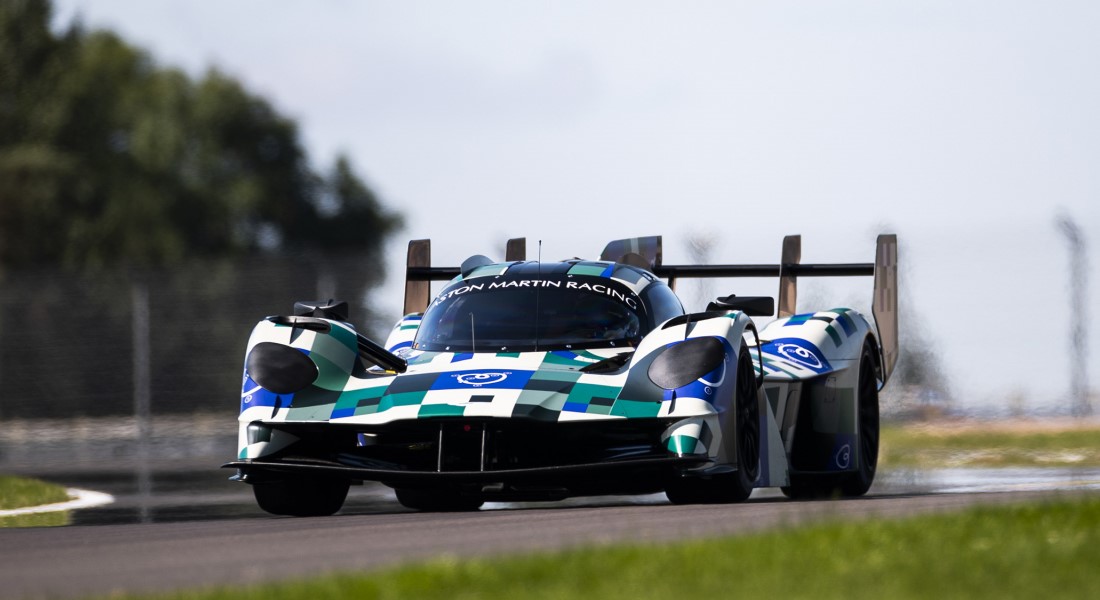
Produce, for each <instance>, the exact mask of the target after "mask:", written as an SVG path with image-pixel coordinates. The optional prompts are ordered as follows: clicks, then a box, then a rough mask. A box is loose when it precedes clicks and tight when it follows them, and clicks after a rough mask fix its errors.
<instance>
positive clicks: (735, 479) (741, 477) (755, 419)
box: [665, 342, 760, 504]
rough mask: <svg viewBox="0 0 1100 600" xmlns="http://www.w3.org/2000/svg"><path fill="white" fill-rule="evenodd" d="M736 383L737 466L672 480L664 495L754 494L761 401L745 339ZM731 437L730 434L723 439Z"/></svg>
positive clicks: (682, 499) (710, 498) (712, 498)
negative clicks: (710, 473)
mask: <svg viewBox="0 0 1100 600" xmlns="http://www.w3.org/2000/svg"><path fill="white" fill-rule="evenodd" d="M736 386H737V387H736V390H735V392H734V402H733V407H732V409H733V412H734V427H733V431H732V433H733V440H732V441H733V443H735V444H736V448H737V470H736V471H734V472H732V473H722V474H720V475H713V476H711V477H709V478H706V479H704V478H700V477H685V478H682V479H678V480H676V481H674V482H672V483H670V484H669V485H668V487H667V488H666V489H665V495H666V496H668V499H669V501H670V502H672V503H673V504H726V503H732V502H744V501H745V500H747V499H748V497H749V495H750V494H752V490H753V487H754V485H755V483H756V480H757V478H758V477H759V475H760V405H759V402H758V399H757V389H756V369H755V368H754V367H753V364H752V356H750V355H749V350H748V346H746V345H745V344H744V342H742V344H741V352H740V354H739V355H738V358H737V383H736ZM729 441H730V439H729V438H728V437H727V438H726V439H725V440H724V441H723V443H727V442H729Z"/></svg>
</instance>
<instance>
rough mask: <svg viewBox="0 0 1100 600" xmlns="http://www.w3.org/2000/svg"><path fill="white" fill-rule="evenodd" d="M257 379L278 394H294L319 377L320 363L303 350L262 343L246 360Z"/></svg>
mask: <svg viewBox="0 0 1100 600" xmlns="http://www.w3.org/2000/svg"><path fill="white" fill-rule="evenodd" d="M245 369H247V370H248V376H249V377H251V378H252V380H253V381H255V382H256V383H258V384H260V385H261V386H262V387H263V388H264V389H266V390H269V391H272V392H275V393H276V394H293V393H294V392H297V391H298V390H301V389H304V388H305V387H306V386H308V385H309V384H311V383H313V382H314V381H316V380H317V365H315V364H313V361H312V360H310V358H309V357H308V356H306V355H305V354H304V353H303V352H302V351H301V350H298V349H297V348H291V347H290V346H284V345H282V344H276V343H274V342H260V343H259V344H256V345H255V346H254V347H253V348H252V352H249V353H248V358H247V359H245Z"/></svg>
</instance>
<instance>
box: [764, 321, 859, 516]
mask: <svg viewBox="0 0 1100 600" xmlns="http://www.w3.org/2000/svg"><path fill="white" fill-rule="evenodd" d="M876 364H877V361H876V360H875V345H874V342H872V341H871V340H870V339H868V340H867V341H866V342H864V344H863V352H862V354H861V355H860V359H859V373H858V375H857V377H858V380H857V383H856V403H857V407H858V410H859V425H858V426H859V432H858V435H859V453H858V455H857V460H858V463H857V465H856V470H855V472H853V473H845V474H843V475H841V476H839V477H824V476H821V475H817V476H811V477H797V476H794V475H792V476H791V485H789V486H784V487H781V488H780V490H781V491H782V492H783V495H784V496H786V497H788V498H791V499H794V500H812V499H823V498H833V499H835V498H840V497H843V496H848V497H855V496H862V495H864V494H866V493H867V490H869V489H871V484H872V483H873V482H874V480H875V469H876V467H877V466H878V441H879V406H878V375H877V373H876V369H875V365H876Z"/></svg>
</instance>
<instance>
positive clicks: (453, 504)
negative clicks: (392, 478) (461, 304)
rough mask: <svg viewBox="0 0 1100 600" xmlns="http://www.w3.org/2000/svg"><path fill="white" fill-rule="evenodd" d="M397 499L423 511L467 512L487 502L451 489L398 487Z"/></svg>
mask: <svg viewBox="0 0 1100 600" xmlns="http://www.w3.org/2000/svg"><path fill="white" fill-rule="evenodd" d="M396 492H397V501H398V502H400V503H401V505H402V506H404V507H406V508H411V509H413V510H419V511H423V512H466V511H471V510H477V509H479V508H481V505H482V504H484V503H485V500H484V499H483V498H481V497H480V496H475V495H467V494H463V493H461V492H459V491H458V490H449V489H411V488H398V489H397V490H396Z"/></svg>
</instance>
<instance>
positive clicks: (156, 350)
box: [0, 254, 393, 470]
mask: <svg viewBox="0 0 1100 600" xmlns="http://www.w3.org/2000/svg"><path fill="white" fill-rule="evenodd" d="M379 269H380V268H379V267H377V266H376V263H372V262H370V261H368V260H367V259H366V258H363V257H355V256H347V255H325V254H299V255H284V256H269V257H263V258H252V259H248V260H239V261H216V262H201V263H192V264H189V265H186V266H185V267H182V268H177V269H173V270H171V271H136V270H104V271H100V272H97V273H95V274H74V273H69V272H65V271H61V270H41V269H40V270H33V271H7V272H5V273H4V274H3V276H2V277H0V467H6V468H8V469H9V470H12V469H13V468H14V470H24V468H25V467H33V466H38V467H44V466H47V465H49V464H58V463H67V464H70V465H72V464H102V463H105V462H106V463H112V462H113V463H127V462H132V461H134V460H139V459H140V460H144V459H148V458H154V459H162V460H177V459H178V460H186V459H191V458H194V457H197V456H202V457H207V456H215V455H218V456H221V455H223V454H224V458H229V457H232V455H233V454H234V452H235V446H236V433H235V432H236V423H235V419H236V414H237V412H238V408H239V398H240V396H239V392H240V383H241V372H242V371H241V369H242V365H243V357H244V349H245V344H246V342H247V340H248V335H249V333H250V332H251V330H252V326H253V325H254V324H255V323H256V321H258V320H259V319H261V318H263V317H264V316H266V315H271V314H279V313H281V314H287V313H289V311H290V310H291V309H292V307H293V302H294V301H295V300H312V299H317V298H339V299H343V300H347V301H348V303H349V304H350V306H351V318H352V320H353V321H354V322H355V323H356V324H357V325H358V326H359V327H360V328H361V329H362V330H363V331H364V332H365V333H367V334H368V335H376V336H384V335H385V334H386V333H388V331H389V327H390V326H391V325H392V322H391V320H392V319H393V316H392V315H386V317H388V319H384V320H385V322H384V323H383V322H382V321H380V320H379V319H378V315H377V314H376V313H375V311H373V310H372V309H371V305H370V299H371V293H370V292H371V290H372V289H373V287H374V286H377V285H378V284H379V283H380V282H381V281H382V276H383V274H382V272H381V271H380V270H379ZM141 439H143V440H145V441H144V445H143V447H141V448H138V447H137V446H136V445H135V444H136V441H137V440H141Z"/></svg>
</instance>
